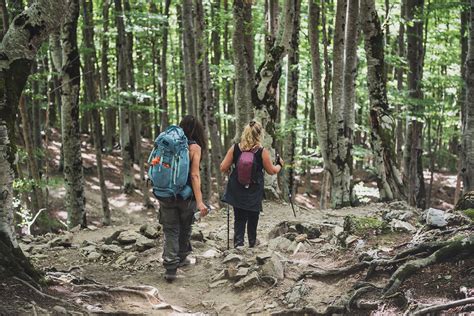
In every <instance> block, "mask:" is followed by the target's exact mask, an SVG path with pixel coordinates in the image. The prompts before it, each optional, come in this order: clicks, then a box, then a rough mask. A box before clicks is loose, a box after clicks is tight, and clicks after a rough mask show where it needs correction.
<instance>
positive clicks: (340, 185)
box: [328, 0, 353, 208]
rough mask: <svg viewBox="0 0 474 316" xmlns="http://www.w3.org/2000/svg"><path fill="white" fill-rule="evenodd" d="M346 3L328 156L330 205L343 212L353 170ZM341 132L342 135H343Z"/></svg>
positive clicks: (337, 44)
mask: <svg viewBox="0 0 474 316" xmlns="http://www.w3.org/2000/svg"><path fill="white" fill-rule="evenodd" d="M346 11H347V1H346V0H338V1H337V8H336V19H335V26H334V28H335V31H334V44H333V71H332V76H333V81H332V83H333V85H332V98H331V100H332V113H331V117H330V124H329V139H330V141H329V142H328V155H329V161H330V164H329V171H330V174H331V204H332V207H334V208H340V207H344V206H348V205H351V204H352V200H353V197H352V182H351V177H352V175H351V172H352V168H351V166H350V164H351V157H350V148H349V142H348V138H347V136H346V133H345V127H346V126H347V123H346V119H345V116H346V111H345V109H344V106H345V104H344V102H343V101H344V99H343V93H344V86H343V82H344V42H345V38H344V35H345V30H346V23H345V21H346ZM341 131H342V133H341Z"/></svg>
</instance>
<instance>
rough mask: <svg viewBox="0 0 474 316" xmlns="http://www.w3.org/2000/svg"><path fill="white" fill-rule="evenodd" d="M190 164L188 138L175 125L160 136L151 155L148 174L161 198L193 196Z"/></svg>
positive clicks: (154, 192)
mask: <svg viewBox="0 0 474 316" xmlns="http://www.w3.org/2000/svg"><path fill="white" fill-rule="evenodd" d="M189 164H190V161H189V146H188V139H187V137H186V135H185V134H184V131H183V129H182V128H181V127H179V126H175V125H171V126H169V127H168V128H167V129H166V130H165V131H164V132H162V133H161V134H160V135H159V136H158V137H157V138H156V140H155V147H154V148H153V150H152V152H151V153H150V157H149V158H148V165H149V169H148V177H149V179H150V180H151V182H152V184H153V194H154V195H155V196H156V198H157V199H160V198H171V197H174V198H178V197H180V198H182V199H183V200H186V199H188V198H190V197H191V195H192V193H193V191H192V188H191V187H190V186H189V185H188V184H187V182H188V176H189Z"/></svg>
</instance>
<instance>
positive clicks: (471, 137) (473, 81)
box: [461, 0, 474, 193]
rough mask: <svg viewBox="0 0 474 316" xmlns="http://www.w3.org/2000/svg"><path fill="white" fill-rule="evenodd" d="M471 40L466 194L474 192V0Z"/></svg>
mask: <svg viewBox="0 0 474 316" xmlns="http://www.w3.org/2000/svg"><path fill="white" fill-rule="evenodd" d="M470 11H471V14H470V18H469V26H470V32H469V40H468V47H469V48H468V51H467V56H466V77H465V78H466V101H465V105H464V119H463V123H464V124H463V129H462V155H463V159H462V164H463V165H462V168H461V174H462V179H463V191H464V193H466V192H469V191H473V190H474V0H471V10H470Z"/></svg>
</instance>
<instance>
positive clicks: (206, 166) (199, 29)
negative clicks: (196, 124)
mask: <svg viewBox="0 0 474 316" xmlns="http://www.w3.org/2000/svg"><path fill="white" fill-rule="evenodd" d="M194 9H195V23H194V29H195V33H196V34H195V48H196V50H195V53H196V61H197V64H196V66H197V67H196V74H197V87H198V89H197V90H198V95H197V100H198V107H199V109H200V110H199V113H200V119H201V121H202V123H203V125H204V133H205V135H206V136H210V138H211V145H212V149H213V155H212V157H210V155H209V146H208V147H207V148H205V149H203V151H202V170H201V172H202V177H201V178H202V184H203V186H202V187H203V195H204V197H205V199H206V200H210V198H211V191H212V188H211V186H212V181H211V159H212V162H213V164H214V165H218V164H219V163H220V161H221V160H218V159H222V145H221V143H220V138H219V133H218V131H217V122H216V120H215V116H214V104H213V98H212V87H211V80H210V73H209V60H208V54H207V45H206V37H205V35H204V12H203V6H202V2H201V1H199V0H196V1H195V3H194ZM211 128H212V131H211V130H210V129H211ZM209 132H211V133H210V134H209ZM213 134H214V135H213ZM215 156H218V157H219V158H218V159H216V158H217V157H215ZM217 179H218V181H217V182H218V187H221V185H222V176H221V173H220V172H218V173H217Z"/></svg>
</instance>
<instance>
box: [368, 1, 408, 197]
mask: <svg viewBox="0 0 474 316" xmlns="http://www.w3.org/2000/svg"><path fill="white" fill-rule="evenodd" d="M361 15H362V16H361V21H362V29H363V30H364V40H365V51H366V55H367V65H368V67H367V83H368V88H369V100H370V107H371V108H370V124H371V128H372V130H371V132H370V137H371V139H370V140H371V141H370V143H371V146H372V152H373V155H374V164H375V166H374V167H375V169H376V171H377V186H378V189H379V192H380V198H381V200H383V201H388V200H394V199H401V198H405V192H404V185H403V183H402V179H401V175H400V172H399V171H398V169H397V166H396V160H395V150H394V142H393V136H394V135H393V131H394V120H393V117H392V115H391V112H390V109H389V106H388V100H387V78H386V72H385V69H384V67H385V61H384V38H383V36H384V35H383V32H382V28H381V25H380V20H379V17H378V15H377V10H376V8H375V1H374V0H362V2H361Z"/></svg>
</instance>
